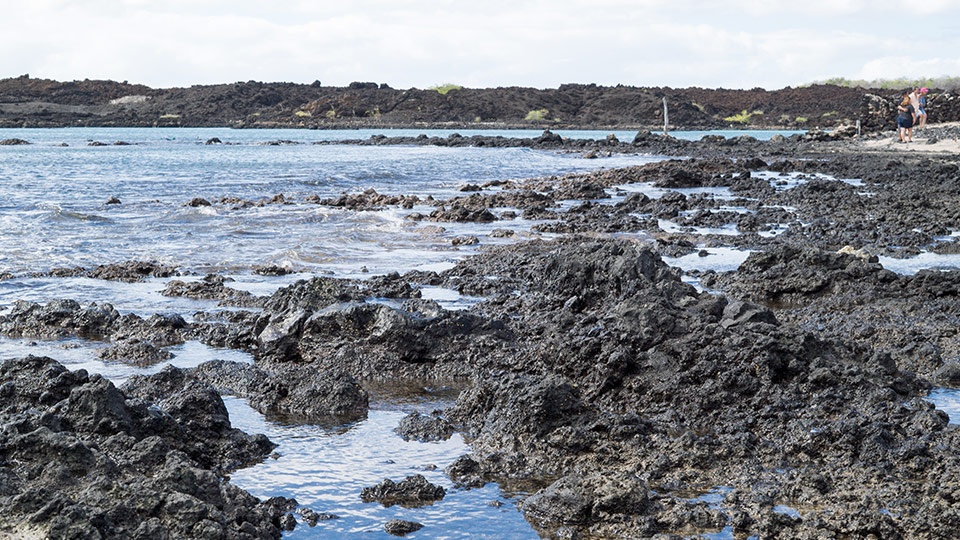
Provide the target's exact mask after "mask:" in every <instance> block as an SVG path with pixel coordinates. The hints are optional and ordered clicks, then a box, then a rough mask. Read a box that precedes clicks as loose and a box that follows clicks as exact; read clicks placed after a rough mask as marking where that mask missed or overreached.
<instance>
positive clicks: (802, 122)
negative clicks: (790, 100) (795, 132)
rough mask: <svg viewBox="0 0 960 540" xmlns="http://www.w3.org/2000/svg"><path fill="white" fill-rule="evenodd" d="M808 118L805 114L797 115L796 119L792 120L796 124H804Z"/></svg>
mask: <svg viewBox="0 0 960 540" xmlns="http://www.w3.org/2000/svg"><path fill="white" fill-rule="evenodd" d="M808 120H809V119H808V118H807V117H806V116H798V117H797V119H796V120H794V122H796V123H798V124H806V123H807V122H808Z"/></svg>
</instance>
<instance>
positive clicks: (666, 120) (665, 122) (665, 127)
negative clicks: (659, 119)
mask: <svg viewBox="0 0 960 540" xmlns="http://www.w3.org/2000/svg"><path fill="white" fill-rule="evenodd" d="M669 126H670V111H668V110H667V96H663V134H664V135H666V134H667V131H668V130H669Z"/></svg>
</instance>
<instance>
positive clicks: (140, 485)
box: [0, 356, 296, 538]
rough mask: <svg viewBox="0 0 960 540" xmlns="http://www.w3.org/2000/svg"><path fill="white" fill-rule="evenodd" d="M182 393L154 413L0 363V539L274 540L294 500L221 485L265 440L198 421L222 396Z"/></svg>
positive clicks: (104, 391) (46, 367)
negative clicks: (268, 497) (259, 495)
mask: <svg viewBox="0 0 960 540" xmlns="http://www.w3.org/2000/svg"><path fill="white" fill-rule="evenodd" d="M183 392H187V393H188V394H190V395H191V396H192V397H189V398H187V397H186V396H184V397H181V398H177V397H173V396H171V397H168V398H167V400H166V401H165V404H164V405H163V406H162V407H158V406H157V405H155V404H152V403H150V402H148V401H144V400H142V399H139V398H138V397H135V396H134V395H132V394H131V393H127V392H125V391H122V390H120V389H118V388H116V387H115V386H114V385H113V384H112V383H111V382H109V381H108V380H106V379H104V378H102V377H100V376H99V375H88V374H87V373H86V372H84V371H82V370H80V371H68V370H67V369H65V368H64V367H63V366H62V365H60V364H59V363H57V362H56V361H54V360H52V359H49V358H40V357H33V356H31V357H25V358H20V359H10V360H6V361H4V362H2V363H0V393H2V394H3V399H2V405H0V433H2V438H0V440H2V444H0V458H2V459H0V478H2V482H0V486H2V488H0V535H6V536H9V537H11V538H12V537H17V538H27V537H45V538H161V537H164V538H165V537H180V538H188V537H189V538H211V537H217V538H246V537H249V538H280V528H279V525H280V520H281V517H282V516H283V515H284V513H286V512H288V511H289V510H290V507H291V505H290V502H291V501H283V500H280V499H273V500H270V501H259V500H258V499H256V498H255V497H252V496H251V495H250V494H248V493H247V492H245V491H243V490H241V489H239V488H237V487H235V486H233V485H231V484H230V483H229V482H228V481H227V480H226V479H225V476H224V475H225V473H226V472H227V471H229V470H232V469H233V468H235V467H237V466H238V465H240V464H244V463H251V462H255V461H257V460H259V459H261V458H262V457H263V456H264V455H266V453H267V452H269V451H270V450H271V449H272V448H273V445H272V443H270V442H269V441H268V440H266V438H264V437H262V436H259V437H250V436H247V435H244V434H242V433H240V432H238V431H236V430H232V429H231V428H230V427H229V422H228V421H226V420H225V419H224V420H223V421H222V422H221V423H220V424H219V425H217V426H210V425H209V424H207V423H204V422H203V420H202V419H201V418H202V417H203V416H205V413H206V412H207V411H206V410H205V409H208V408H209V407H208V406H200V405H199V403H201V402H202V403H207V404H214V403H216V402H218V401H219V399H220V398H219V396H216V395H215V394H214V395H209V394H205V395H203V397H201V395H200V394H197V393H195V392H191V391H190V390H183ZM181 395H183V394H181ZM221 405H222V403H221ZM197 415H199V417H200V418H198V417H197ZM197 422H200V423H203V424H204V425H203V426H194V424H195V423H197ZM210 427H215V428H216V429H207V428H210ZM292 503H293V506H295V505H296V502H295V501H292Z"/></svg>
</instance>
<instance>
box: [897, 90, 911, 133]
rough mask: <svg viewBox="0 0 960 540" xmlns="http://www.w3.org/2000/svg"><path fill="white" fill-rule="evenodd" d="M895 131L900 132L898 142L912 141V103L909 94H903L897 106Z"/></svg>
mask: <svg viewBox="0 0 960 540" xmlns="http://www.w3.org/2000/svg"><path fill="white" fill-rule="evenodd" d="M897 111H898V114H897V131H898V133H899V134H900V142H902V143H905V142H912V141H913V105H911V104H910V95H909V94H904V95H903V100H901V101H900V105H899V106H897Z"/></svg>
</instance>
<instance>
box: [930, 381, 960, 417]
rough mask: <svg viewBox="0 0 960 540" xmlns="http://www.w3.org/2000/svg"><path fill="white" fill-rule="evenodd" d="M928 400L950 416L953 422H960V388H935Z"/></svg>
mask: <svg viewBox="0 0 960 540" xmlns="http://www.w3.org/2000/svg"><path fill="white" fill-rule="evenodd" d="M927 400H928V401H930V402H931V403H933V404H934V405H936V406H937V408H938V409H940V410H941V411H943V412H945V413H947V415H948V416H950V423H951V424H960V389H958V388H934V389H933V390H932V391H931V392H930V395H929V396H927Z"/></svg>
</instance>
